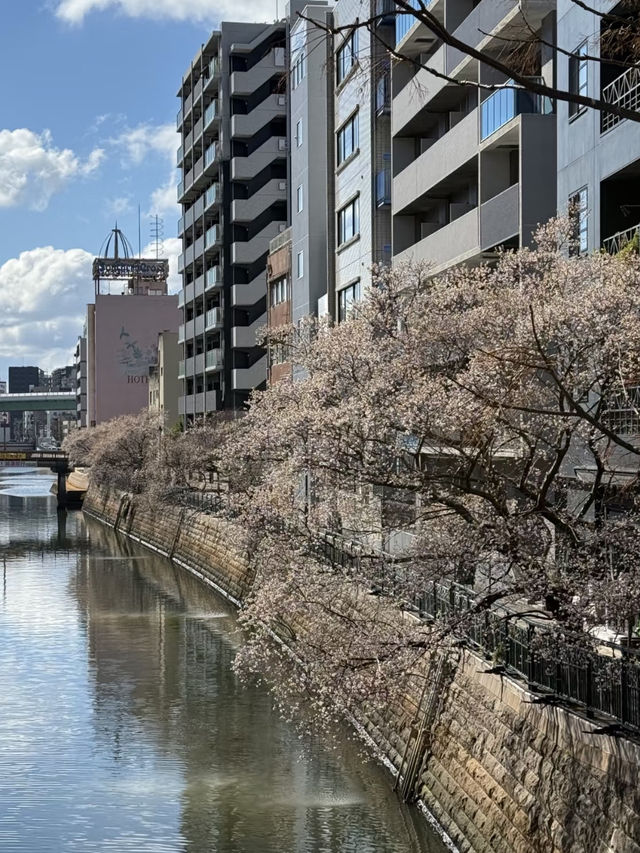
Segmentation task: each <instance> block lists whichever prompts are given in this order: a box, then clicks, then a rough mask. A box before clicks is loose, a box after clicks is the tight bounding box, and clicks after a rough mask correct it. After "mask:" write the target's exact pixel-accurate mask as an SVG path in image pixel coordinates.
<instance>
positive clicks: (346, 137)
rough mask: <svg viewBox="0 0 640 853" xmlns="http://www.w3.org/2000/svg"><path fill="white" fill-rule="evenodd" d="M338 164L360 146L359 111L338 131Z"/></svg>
mask: <svg viewBox="0 0 640 853" xmlns="http://www.w3.org/2000/svg"><path fill="white" fill-rule="evenodd" d="M337 143H338V152H337V153H338V166H339V165H340V164H341V163H343V162H344V161H345V160H346V159H347V157H350V156H351V155H352V154H353V152H354V151H355V150H356V148H357V147H358V113H354V115H352V116H351V118H350V119H348V120H347V121H346V122H345V123H344V124H343V126H342V127H341V128H340V130H339V131H338V136H337Z"/></svg>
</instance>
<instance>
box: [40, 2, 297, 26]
mask: <svg viewBox="0 0 640 853" xmlns="http://www.w3.org/2000/svg"><path fill="white" fill-rule="evenodd" d="M275 8H276V6H275V2H274V0H179V2H177V0H58V4H57V6H56V15H57V16H58V17H59V18H61V19H62V20H63V21H67V22H68V23H70V24H80V23H82V21H83V20H84V17H85V15H87V14H89V13H90V12H98V11H106V10H108V9H114V10H116V11H117V12H120V13H122V14H124V15H128V16H129V17H132V18H154V19H161V18H169V19H171V20H174V21H198V22H202V23H217V22H219V21H222V20H230V21H272V20H273V19H274V15H275ZM283 11H284V2H281V5H280V12H283Z"/></svg>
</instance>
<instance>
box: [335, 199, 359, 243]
mask: <svg viewBox="0 0 640 853" xmlns="http://www.w3.org/2000/svg"><path fill="white" fill-rule="evenodd" d="M359 233H360V199H359V198H354V199H353V201H350V202H349V204H347V205H345V206H344V207H343V208H342V210H339V211H338V246H341V245H342V244H343V243H346V242H347V240H350V239H351V238H352V237H355V236H356V234H359Z"/></svg>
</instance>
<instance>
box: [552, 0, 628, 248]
mask: <svg viewBox="0 0 640 853" xmlns="http://www.w3.org/2000/svg"><path fill="white" fill-rule="evenodd" d="M588 5H589V6H593V8H594V9H595V10H597V11H600V12H602V13H612V14H614V15H615V16H616V17H618V18H624V17H625V16H626V15H629V14H633V10H632V8H631V7H630V6H625V4H622V3H620V4H618V5H616V4H614V3H612V2H602V0H595V2H594V3H593V4H588ZM606 25H607V21H606V20H605V21H603V19H602V18H601V17H600V16H598V15H596V14H594V13H593V12H590V11H587V10H586V9H583V8H581V7H579V6H577V5H576V4H574V3H572V2H570V0H558V44H559V46H560V47H561V48H563V49H565V50H567V51H571V52H572V53H576V54H581V53H582V54H588V55H590V56H595V57H598V56H600V40H601V27H602V26H606ZM619 58H620V59H621V60H623V61H624V59H625V57H624V56H623V55H620V56H619ZM627 58H628V60H629V62H632V61H635V60H634V59H633V58H632V57H627ZM558 85H559V86H560V87H561V88H563V89H569V90H572V91H574V92H577V93H580V94H583V95H588V96H590V97H594V98H601V99H603V100H606V101H609V102H611V103H614V104H618V105H620V106H623V107H626V108H627V109H631V110H640V72H639V71H638V70H637V69H634V68H629V69H625V68H624V67H621V66H616V65H611V64H609V63H606V62H602V63H601V62H598V61H593V60H589V59H587V58H586V57H585V58H581V57H580V56H579V55H578V56H577V57H575V58H570V57H567V56H563V55H561V56H559V58H558ZM570 203H572V205H573V207H574V209H575V215H576V219H577V237H578V248H579V250H580V251H583V252H586V251H593V250H597V249H600V248H604V249H606V250H608V251H612V252H616V251H618V250H619V249H620V248H622V247H623V246H624V245H625V244H626V243H627V242H629V240H632V239H633V237H634V235H635V234H637V233H638V231H639V230H640V129H639V128H638V125H637V123H636V122H634V121H628V120H624V119H620V118H618V117H617V116H614V115H612V114H610V113H599V112H597V111H595V110H590V109H586V108H578V107H577V106H575V105H569V104H567V103H564V102H559V103H558V210H559V212H566V211H567V208H568V206H569V204H570Z"/></svg>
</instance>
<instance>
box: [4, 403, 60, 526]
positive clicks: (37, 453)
mask: <svg viewBox="0 0 640 853" xmlns="http://www.w3.org/2000/svg"><path fill="white" fill-rule="evenodd" d="M14 396H16V397H18V396H28V395H26V394H24V395H20V394H15V395H14ZM3 399H4V398H3ZM2 462H32V463H33V462H35V464H36V465H37V466H38V468H49V469H50V470H51V471H53V473H54V474H57V475H58V491H57V496H58V509H62V508H63V507H66V506H67V504H68V503H69V496H68V494H67V475H68V474H70V473H71V472H72V471H73V466H72V465H71V464H70V463H69V457H68V456H67V454H66V453H65V452H64V451H63V450H0V464H1V463H2Z"/></svg>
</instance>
